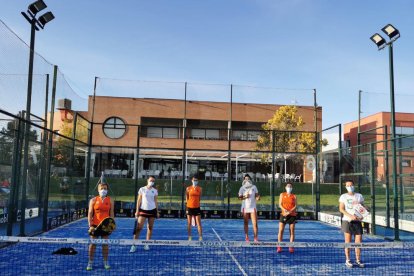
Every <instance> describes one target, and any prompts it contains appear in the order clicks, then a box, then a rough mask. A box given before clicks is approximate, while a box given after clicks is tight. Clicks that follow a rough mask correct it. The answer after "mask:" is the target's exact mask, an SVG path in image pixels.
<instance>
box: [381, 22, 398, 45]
mask: <svg viewBox="0 0 414 276" xmlns="http://www.w3.org/2000/svg"><path fill="white" fill-rule="evenodd" d="M381 30H382V31H383V32H384V33H385V34H386V35H387V36H388V37H389V38H390V40H391V41H393V42H394V41H396V40H397V39H398V38H399V37H400V32H399V31H398V30H397V29H396V28H395V27H394V26H393V25H391V24H387V25H386V26H385V27H384V28H382V29H381Z"/></svg>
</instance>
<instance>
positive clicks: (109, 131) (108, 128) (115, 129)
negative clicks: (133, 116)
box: [103, 117, 126, 139]
mask: <svg viewBox="0 0 414 276" xmlns="http://www.w3.org/2000/svg"><path fill="white" fill-rule="evenodd" d="M103 132H104V134H105V136H106V137H108V138H111V139H118V138H121V137H122V136H124V134H125V132H126V125H125V122H124V121H123V120H122V119H121V118H118V117H110V118H108V119H107V120H106V121H105V122H104V124H103Z"/></svg>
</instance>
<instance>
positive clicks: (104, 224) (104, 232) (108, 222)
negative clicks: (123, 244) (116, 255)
mask: <svg viewBox="0 0 414 276" xmlns="http://www.w3.org/2000/svg"><path fill="white" fill-rule="evenodd" d="M115 229H116V224H115V220H114V219H113V218H111V217H107V218H104V219H103V220H102V221H101V223H99V225H98V226H96V227H91V228H89V231H88V232H89V235H91V236H109V235H111V234H112V232H113V231H114V230H115Z"/></svg>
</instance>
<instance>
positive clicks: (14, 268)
mask: <svg viewBox="0 0 414 276" xmlns="http://www.w3.org/2000/svg"><path fill="white" fill-rule="evenodd" d="M116 222H117V230H116V231H115V232H114V233H113V234H112V235H111V239H112V240H114V241H119V240H118V239H131V238H132V231H133V226H134V219H131V218H118V219H117V220H116ZM186 223H187V222H186V220H184V219H158V220H156V221H155V225H154V231H153V236H152V239H154V240H168V241H172V240H174V241H178V240H187V224H186ZM202 224H203V238H204V239H203V244H204V245H203V246H188V245H187V246H186V245H183V244H177V245H176V246H175V245H174V246H171V245H165V246H164V245H159V244H158V245H151V246H150V249H149V250H148V251H146V250H144V249H143V246H142V245H139V246H138V248H137V251H136V252H135V253H130V252H129V250H130V245H123V244H111V245H109V248H110V255H109V264H110V265H111V269H110V270H105V269H104V268H103V264H102V247H101V246H100V245H98V246H97V249H96V256H95V261H94V268H93V270H92V271H86V265H87V261H88V257H87V256H88V252H87V251H88V245H87V244H77V243H70V244H66V243H62V244H57V243H54V244H50V243H48V244H46V243H17V244H13V245H9V246H6V247H4V248H2V249H0V271H2V273H1V274H2V275H51V274H58V275H59V274H61V275H80V274H83V275H103V274H105V275H280V273H287V274H288V275H344V274H347V275H381V274H383V275H414V249H413V248H412V247H408V246H409V245H410V243H406V244H405V245H406V246H405V247H404V248H388V247H387V244H388V245H393V244H394V243H385V245H382V246H380V247H381V248H364V249H362V260H363V261H364V263H365V265H366V267H365V268H356V267H353V268H347V267H345V257H344V249H343V248H339V247H336V246H335V245H336V243H337V242H339V243H342V242H343V234H342V232H340V230H339V229H338V228H336V227H332V226H329V225H326V224H323V223H321V222H317V221H299V222H298V223H297V225H296V240H295V241H296V242H299V243H308V246H307V247H297V248H295V252H294V253H289V251H288V248H287V247H285V248H283V251H282V253H277V252H276V248H275V247H274V246H266V242H276V241H277V231H278V227H279V225H278V222H277V221H268V220H267V221H259V241H260V242H262V243H263V244H262V245H263V246H262V245H261V244H260V243H257V244H256V245H255V246H249V247H240V246H232V244H231V243H230V244H228V245H227V244H226V243H225V241H243V244H245V242H244V232H243V221H242V220H218V219H211V220H208V219H205V220H202ZM249 231H250V238H251V240H252V239H253V234H252V227H251V224H249ZM192 232H193V239H194V240H198V234H197V229H196V228H195V227H193V228H192ZM145 235H146V230H145V228H144V230H143V231H142V232H141V235H140V239H144V238H145ZM288 235H289V230H288V226H287V227H286V229H285V235H284V241H288ZM41 237H54V238H85V239H86V238H88V235H87V221H86V219H81V220H78V221H76V222H72V223H70V224H67V225H64V226H62V227H60V228H57V229H54V230H51V231H49V232H47V233H44V234H43V235H41ZM220 241H221V242H220ZM364 242H366V243H383V244H384V240H383V239H378V238H375V237H372V236H368V235H366V236H364ZM318 243H326V247H318V246H320V245H318ZM312 245H315V247H313V246H312ZM62 247H72V248H73V249H75V250H76V251H77V254H76V255H59V254H52V253H53V252H54V251H56V250H57V249H59V248H62ZM351 256H352V257H351V259H352V260H353V261H355V253H354V249H351Z"/></svg>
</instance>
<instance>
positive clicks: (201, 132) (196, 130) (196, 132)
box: [191, 128, 206, 139]
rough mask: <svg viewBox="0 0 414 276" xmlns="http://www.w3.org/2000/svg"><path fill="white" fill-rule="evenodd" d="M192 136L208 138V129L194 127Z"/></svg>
mask: <svg viewBox="0 0 414 276" xmlns="http://www.w3.org/2000/svg"><path fill="white" fill-rule="evenodd" d="M191 138H195V139H205V138H206V130H205V129H199V128H193V129H192V130H191Z"/></svg>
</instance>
